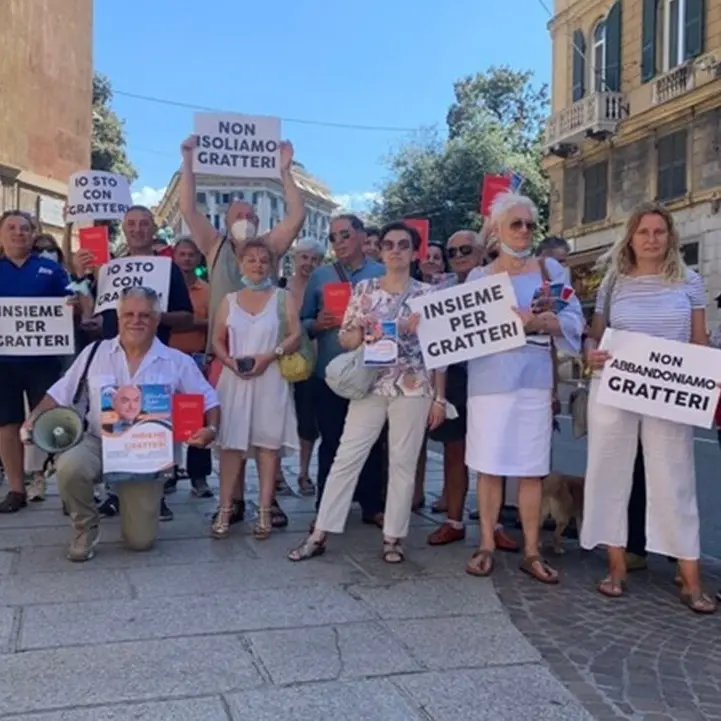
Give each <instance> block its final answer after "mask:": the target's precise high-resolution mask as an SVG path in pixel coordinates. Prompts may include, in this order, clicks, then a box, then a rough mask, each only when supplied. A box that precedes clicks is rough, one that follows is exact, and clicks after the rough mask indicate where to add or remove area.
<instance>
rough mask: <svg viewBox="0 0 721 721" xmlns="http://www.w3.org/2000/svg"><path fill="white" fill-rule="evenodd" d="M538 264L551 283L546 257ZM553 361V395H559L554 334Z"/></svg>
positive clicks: (540, 259)
mask: <svg viewBox="0 0 721 721" xmlns="http://www.w3.org/2000/svg"><path fill="white" fill-rule="evenodd" d="M538 264H539V265H540V267H541V278H543V282H544V283H550V282H551V274H550V273H549V272H548V268H547V267H546V259H545V258H544V257H540V258H539V259H538ZM551 363H552V365H553V395H554V396H558V385H559V383H560V373H559V370H558V348H556V343H555V341H554V339H553V336H551Z"/></svg>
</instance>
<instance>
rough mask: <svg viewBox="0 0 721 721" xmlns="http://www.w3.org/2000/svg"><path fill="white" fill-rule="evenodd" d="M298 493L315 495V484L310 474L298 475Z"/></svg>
mask: <svg viewBox="0 0 721 721" xmlns="http://www.w3.org/2000/svg"><path fill="white" fill-rule="evenodd" d="M298 493H300V495H301V496H314V495H315V486H314V485H313V481H311V480H310V478H309V477H308V476H298Z"/></svg>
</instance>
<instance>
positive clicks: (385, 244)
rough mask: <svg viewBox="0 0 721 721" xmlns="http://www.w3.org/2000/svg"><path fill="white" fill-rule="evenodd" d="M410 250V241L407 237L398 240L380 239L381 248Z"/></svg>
mask: <svg viewBox="0 0 721 721" xmlns="http://www.w3.org/2000/svg"><path fill="white" fill-rule="evenodd" d="M396 249H398V250H410V249H411V241H410V240H409V239H408V238H401V239H400V240H396V241H392V240H387V239H385V238H384V239H383V240H381V250H396Z"/></svg>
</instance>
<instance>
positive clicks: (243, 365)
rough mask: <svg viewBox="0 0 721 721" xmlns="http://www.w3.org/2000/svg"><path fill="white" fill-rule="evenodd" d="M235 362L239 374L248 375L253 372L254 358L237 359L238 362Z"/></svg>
mask: <svg viewBox="0 0 721 721" xmlns="http://www.w3.org/2000/svg"><path fill="white" fill-rule="evenodd" d="M235 362H236V364H237V366H238V372H239V373H250V371H252V370H253V366H254V365H255V358H251V357H250V356H245V357H243V358H238V360H237V361H235Z"/></svg>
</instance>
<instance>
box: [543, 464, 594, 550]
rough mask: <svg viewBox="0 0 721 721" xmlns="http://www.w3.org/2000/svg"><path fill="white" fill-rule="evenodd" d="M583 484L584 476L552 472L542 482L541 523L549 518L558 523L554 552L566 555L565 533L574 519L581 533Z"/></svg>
mask: <svg viewBox="0 0 721 721" xmlns="http://www.w3.org/2000/svg"><path fill="white" fill-rule="evenodd" d="M583 482H584V478H583V477H582V476H568V475H566V474H565V473H559V472H558V471H552V472H551V473H549V474H548V475H547V476H546V477H545V478H544V479H543V481H542V483H543V498H542V500H541V523H543V522H544V521H545V520H546V519H547V518H548V517H549V516H550V517H551V518H552V519H553V520H554V521H555V523H556V530H555V531H554V533H553V551H554V553H557V554H559V555H560V554H562V553H565V549H564V548H563V532H564V531H565V530H566V528H568V524H569V523H570V522H571V519H572V518H575V519H576V527H577V528H578V531H579V533H580V531H581V523H582V522H583Z"/></svg>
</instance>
